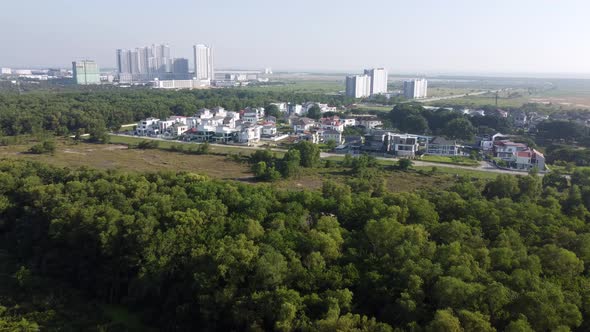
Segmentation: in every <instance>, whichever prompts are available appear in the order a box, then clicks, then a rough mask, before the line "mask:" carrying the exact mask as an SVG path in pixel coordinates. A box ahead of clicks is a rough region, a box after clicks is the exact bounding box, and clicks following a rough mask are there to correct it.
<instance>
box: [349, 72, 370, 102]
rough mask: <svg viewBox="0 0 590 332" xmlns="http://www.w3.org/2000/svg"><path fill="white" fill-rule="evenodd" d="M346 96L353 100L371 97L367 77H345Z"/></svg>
mask: <svg viewBox="0 0 590 332" xmlns="http://www.w3.org/2000/svg"><path fill="white" fill-rule="evenodd" d="M346 95H347V96H349V97H353V98H363V97H368V96H370V95H371V81H370V77H369V76H368V75H354V76H347V77H346Z"/></svg>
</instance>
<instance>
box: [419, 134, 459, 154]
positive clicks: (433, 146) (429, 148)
mask: <svg viewBox="0 0 590 332" xmlns="http://www.w3.org/2000/svg"><path fill="white" fill-rule="evenodd" d="M460 148H461V146H460V145H459V144H457V141H455V140H449V139H446V138H444V137H440V136H438V137H435V138H434V139H432V141H429V142H427V143H426V154H431V155H435V156H459V155H461V151H460V150H461V149H460Z"/></svg>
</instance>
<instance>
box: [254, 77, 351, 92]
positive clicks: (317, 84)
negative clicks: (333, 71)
mask: <svg viewBox="0 0 590 332" xmlns="http://www.w3.org/2000/svg"><path fill="white" fill-rule="evenodd" d="M277 80H280V78H278V79H277ZM244 89H252V90H257V91H274V92H298V93H303V92H306V93H337V92H340V91H343V90H344V89H345V86H344V78H343V79H342V81H337V80H325V81H324V80H285V82H284V83H283V84H276V85H275V84H273V85H257V86H249V87H244Z"/></svg>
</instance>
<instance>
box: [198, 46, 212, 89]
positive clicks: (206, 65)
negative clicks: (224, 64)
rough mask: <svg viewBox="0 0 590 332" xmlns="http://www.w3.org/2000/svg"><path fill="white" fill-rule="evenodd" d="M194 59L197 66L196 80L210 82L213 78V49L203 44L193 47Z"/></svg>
mask: <svg viewBox="0 0 590 332" xmlns="http://www.w3.org/2000/svg"><path fill="white" fill-rule="evenodd" d="M193 57H194V59H193V60H194V65H195V75H194V76H195V78H196V79H197V80H210V81H212V80H213V79H214V77H213V55H212V53H211V47H209V46H207V45H203V44H198V45H194V46H193Z"/></svg>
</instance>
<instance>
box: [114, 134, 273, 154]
mask: <svg viewBox="0 0 590 332" xmlns="http://www.w3.org/2000/svg"><path fill="white" fill-rule="evenodd" d="M146 140H147V139H145V138H141V137H133V136H114V135H113V136H111V144H125V145H129V146H131V147H133V146H137V144H138V143H139V142H141V141H146ZM198 144H199V143H186V142H185V143H183V142H179V141H163V140H158V149H162V150H171V149H172V148H173V147H177V146H183V147H184V149H185V150H186V149H188V148H189V147H190V146H196V145H198ZM209 151H210V153H211V154H220V155H227V154H238V153H239V154H242V155H250V154H252V153H254V152H255V151H256V150H254V149H248V148H245V147H240V146H230V145H228V146H219V145H210V147H209ZM276 153H277V155H282V154H283V153H282V152H280V151H277V152H276Z"/></svg>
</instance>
